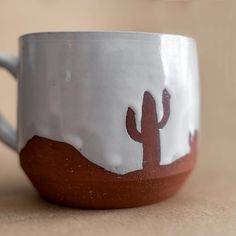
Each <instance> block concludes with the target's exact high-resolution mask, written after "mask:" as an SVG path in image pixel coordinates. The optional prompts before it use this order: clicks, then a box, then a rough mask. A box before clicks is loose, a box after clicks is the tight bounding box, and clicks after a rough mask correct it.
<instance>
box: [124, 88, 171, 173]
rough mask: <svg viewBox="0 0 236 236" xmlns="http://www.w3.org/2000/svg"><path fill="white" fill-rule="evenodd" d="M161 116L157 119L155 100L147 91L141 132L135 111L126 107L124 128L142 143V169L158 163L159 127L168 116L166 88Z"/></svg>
mask: <svg viewBox="0 0 236 236" xmlns="http://www.w3.org/2000/svg"><path fill="white" fill-rule="evenodd" d="M162 106H163V117H162V119H161V120H160V121H158V114H157V112H156V102H155V100H154V98H153V96H152V95H151V94H150V93H149V92H147V91H146V92H145V93H144V96H143V105H142V118H141V132H139V131H138V130H137V126H136V121H135V112H134V111H133V110H132V108H130V107H129V108H128V110H127V115H126V129H127V132H128V134H129V136H130V137H131V138H132V139H133V140H135V141H136V142H140V143H142V144H143V169H144V170H145V169H146V170H150V169H153V168H155V166H156V165H159V163H160V153H161V148H160V129H162V128H163V127H164V126H165V125H166V123H167V121H168V119H169V116H170V94H169V93H168V91H167V90H166V89H164V90H163V92H162Z"/></svg>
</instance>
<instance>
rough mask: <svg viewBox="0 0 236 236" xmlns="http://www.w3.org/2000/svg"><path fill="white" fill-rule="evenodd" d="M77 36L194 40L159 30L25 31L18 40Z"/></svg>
mask: <svg viewBox="0 0 236 236" xmlns="http://www.w3.org/2000/svg"><path fill="white" fill-rule="evenodd" d="M78 36H91V37H94V36H108V37H114V36H124V37H125V38H127V37H130V36H131V38H136V39H137V38H139V37H140V38H156V37H171V38H173V39H180V38H183V39H187V40H191V41H194V42H195V39H194V38H193V37H190V36H187V35H182V34H174V33H173V34H172V33H160V32H145V31H42V32H32V33H26V34H23V35H21V36H20V37H19V39H20V40H27V39H34V40H48V39H53V40H57V39H58V40H60V39H64V40H73V39H76V38H77V37H78Z"/></svg>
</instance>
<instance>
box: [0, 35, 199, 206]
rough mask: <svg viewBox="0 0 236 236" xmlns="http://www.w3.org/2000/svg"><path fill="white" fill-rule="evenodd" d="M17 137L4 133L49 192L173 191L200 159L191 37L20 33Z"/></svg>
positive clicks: (125, 202)
mask: <svg viewBox="0 0 236 236" xmlns="http://www.w3.org/2000/svg"><path fill="white" fill-rule="evenodd" d="M0 66H1V67H3V68H5V69H7V70H8V71H9V72H10V73H11V74H12V75H13V77H17V78H18V137H17V138H16V135H15V133H14V131H13V129H11V127H10V126H9V125H8V123H7V122H6V120H5V119H4V118H3V117H2V116H0V138H1V140H2V141H3V142H5V143H6V144H7V145H8V146H10V147H11V148H13V149H15V150H17V151H18V152H19V154H20V163H21V166H22V168H23V170H24V171H25V173H26V174H27V176H28V177H29V179H30V180H31V182H32V184H33V185H34V187H35V188H36V189H37V190H38V192H39V193H40V194H41V196H43V197H44V198H45V199H47V200H49V201H51V202H54V203H58V204H62V205H68V206H74V207H84V208H123V207H135V206H141V205H146V204H151V203H155V202H158V201H161V200H163V199H167V198H168V197H170V196H172V195H173V194H174V193H175V192H176V191H177V190H178V189H179V188H180V186H181V185H182V184H183V183H184V181H185V180H186V178H187V176H188V175H189V173H190V172H191V170H192V169H193V167H194V164H195V162H196V152H197V132H198V128H199V78H198V77H199V76H198V62H197V50H196V44H195V41H194V40H193V39H191V38H188V37H185V36H178V35H168V34H159V33H142V32H51V33H50V32H49V33H33V34H27V35H23V36H21V37H20V50H19V61H18V59H17V58H15V57H12V56H9V55H5V54H0Z"/></svg>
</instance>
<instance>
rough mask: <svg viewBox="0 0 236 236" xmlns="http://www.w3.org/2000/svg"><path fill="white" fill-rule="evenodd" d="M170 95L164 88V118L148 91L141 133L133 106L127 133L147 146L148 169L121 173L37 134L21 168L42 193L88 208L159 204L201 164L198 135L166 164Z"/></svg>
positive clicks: (23, 154) (145, 162) (22, 155)
mask: <svg viewBox="0 0 236 236" xmlns="http://www.w3.org/2000/svg"><path fill="white" fill-rule="evenodd" d="M169 102H170V95H169V94H168V92H167V91H166V90H164V91H163V95H162V104H163V110H164V113H163V117H162V119H161V120H160V121H158V117H157V115H158V114H157V113H156V103H155V100H154V99H153V97H152V95H151V94H150V93H148V92H145V94H144V98H143V106H142V121H141V131H140V132H139V131H138V130H137V128H136V122H135V113H134V111H133V110H132V109H131V108H128V110H127V116H126V124H124V125H126V128H127V132H128V134H129V135H130V138H132V139H133V140H134V141H136V142H140V145H143V169H141V170H137V171H133V172H129V173H127V174H124V175H120V174H116V173H112V172H109V171H107V170H105V169H104V168H102V167H100V166H98V165H96V164H94V163H92V162H90V161H89V160H88V159H87V158H86V157H84V156H83V155H82V154H81V153H80V152H79V151H78V150H77V149H75V148H74V147H73V146H71V145H70V144H67V143H63V142H58V141H53V140H50V139H47V138H43V137H38V136H34V137H33V138H32V139H30V140H29V141H28V142H27V144H26V146H25V147H24V148H23V149H22V151H21V152H20V160H21V166H22V168H23V169H24V171H25V172H26V174H27V175H28V177H29V179H30V180H31V182H32V183H33V185H34V186H35V188H36V189H37V190H38V191H39V193H40V194H41V195H42V196H43V197H44V198H46V199H48V200H49V201H51V202H55V203H59V204H63V205H68V206H74V207H83V208H124V207H135V206H141V205H146V204H151V203H155V202H158V201H161V200H164V199H166V198H168V197H170V196H172V195H173V194H174V193H176V191H177V190H178V189H179V188H180V187H181V185H182V184H183V183H184V181H185V180H186V178H187V177H188V175H189V173H190V172H191V170H192V169H193V167H194V164H195V162H196V150H197V133H195V135H193V136H191V135H190V138H189V143H190V147H191V151H190V153H189V154H187V155H185V156H184V157H181V158H180V159H178V160H176V161H175V162H173V163H171V164H169V165H160V148H161V145H160V135H159V130H160V129H162V128H164V126H165V125H166V123H167V122H168V117H169V116H170V115H171V111H170V104H169Z"/></svg>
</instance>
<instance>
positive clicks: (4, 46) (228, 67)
mask: <svg viewBox="0 0 236 236" xmlns="http://www.w3.org/2000/svg"><path fill="white" fill-rule="evenodd" d="M235 25H236V1H234V0H232V1H230V0H225V1H216V0H215V1H213V0H212V1H205V0H202V1H201V0H199V1H198V0H196V1H178V0H176V1H158V0H86V1H82V0H67V1H66V0H21V1H18V0H15V1H13V0H5V1H3V0H2V1H1V3H0V51H1V52H10V53H12V54H17V37H18V36H19V35H21V34H24V33H27V32H35V31H52V30H53V31H62V30H136V31H159V32H166V33H179V34H186V35H190V36H192V37H194V38H196V39H197V42H198V49H199V60H200V68H201V70H200V75H201V89H202V133H201V139H200V157H199V162H198V166H197V168H196V170H195V172H194V174H193V175H192V176H191V178H190V180H189V181H188V183H187V184H186V185H185V186H184V188H183V189H182V190H181V191H180V192H179V193H178V194H177V195H176V196H175V197H174V198H172V199H170V200H168V201H166V202H163V203H160V204H157V205H152V206H148V207H142V208H137V209H126V210H116V211H114V210H113V211H85V210H78V209H70V208H62V207H58V206H54V205H50V204H48V203H46V202H44V201H42V200H41V199H39V198H38V197H37V194H36V193H35V191H34V190H33V188H32V187H31V185H30V184H29V182H28V180H27V179H26V177H25V176H24V174H23V173H22V171H21V169H20V168H19V164H18V158H17V155H16V154H15V153H14V152H12V151H11V150H9V149H8V148H7V147H5V146H4V145H2V144H0V155H1V157H0V158H1V165H0V235H16V234H17V235H45V233H47V234H49V233H50V234H51V235H106V234H107V235H121V234H123V235H144V234H146V235H157V234H158V235H174V234H175V235H176V234H181V235H211V234H212V235H222V234H224V235H235V234H236V155H235V147H236V121H235V120H236V119H235V118H236V26H235ZM0 78H1V79H0V111H1V112H2V113H4V115H5V116H6V117H7V118H8V119H9V120H10V122H11V123H12V124H13V125H15V123H16V83H15V81H13V80H11V79H10V76H9V75H8V74H7V73H6V72H5V71H3V70H0ZM43 233H44V234H43Z"/></svg>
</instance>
